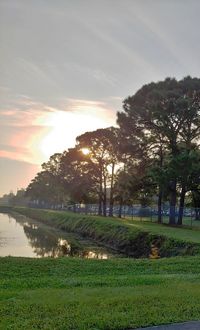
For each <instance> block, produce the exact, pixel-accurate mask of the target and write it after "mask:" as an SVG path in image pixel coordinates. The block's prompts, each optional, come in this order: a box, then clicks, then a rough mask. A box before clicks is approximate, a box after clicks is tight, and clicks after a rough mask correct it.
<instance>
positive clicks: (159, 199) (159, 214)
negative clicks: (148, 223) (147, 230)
mask: <svg viewBox="0 0 200 330" xmlns="http://www.w3.org/2000/svg"><path fill="white" fill-rule="evenodd" d="M162 196H163V192H162V188H161V186H160V187H159V192H158V223H162Z"/></svg>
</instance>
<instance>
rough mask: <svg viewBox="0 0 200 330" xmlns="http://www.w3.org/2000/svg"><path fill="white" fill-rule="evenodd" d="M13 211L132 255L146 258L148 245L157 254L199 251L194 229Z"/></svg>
mask: <svg viewBox="0 0 200 330" xmlns="http://www.w3.org/2000/svg"><path fill="white" fill-rule="evenodd" d="M14 210H15V211H17V212H19V213H22V214H24V215H26V216H30V217H31V218H34V219H36V220H39V221H41V222H43V223H45V224H48V225H51V226H54V227H56V228H59V229H62V230H65V231H68V232H70V231H71V232H75V233H77V234H80V235H82V236H84V237H87V238H90V239H94V240H95V241H97V242H100V243H101V244H103V245H107V246H110V247H112V248H114V249H116V250H118V251H120V252H121V253H124V254H125V255H127V256H132V257H135V258H141V257H149V255H150V254H151V251H152V245H154V246H156V247H157V248H158V253H159V256H161V257H168V256H176V255H195V254H200V232H199V230H195V229H193V230H192V229H187V228H183V229H182V228H176V227H169V226H166V225H159V224H156V223H150V222H148V221H147V222H142V221H141V222H140V221H137V220H130V219H117V218H105V217H98V216H88V215H83V214H75V213H72V212H64V211H52V210H40V209H28V208H19V207H16V208H14Z"/></svg>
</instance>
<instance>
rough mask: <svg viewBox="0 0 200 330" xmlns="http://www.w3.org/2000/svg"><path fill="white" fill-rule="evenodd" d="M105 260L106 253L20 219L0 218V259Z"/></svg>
mask: <svg viewBox="0 0 200 330" xmlns="http://www.w3.org/2000/svg"><path fill="white" fill-rule="evenodd" d="M7 255H12V256H27V257H53V258H57V257H61V256H76V257H80V258H87V259H92V258H96V259H108V258H110V257H113V254H112V253H111V252H110V251H108V250H107V249H104V248H101V247H99V246H98V245H95V244H94V243H93V242H92V243H91V242H89V241H85V240H83V239H82V238H81V237H78V236H77V235H73V234H71V233H70V234H69V233H63V232H61V231H58V230H56V229H53V228H51V227H49V226H46V225H43V224H41V223H38V222H36V221H35V220H33V219H29V218H27V217H24V216H21V215H8V214H0V256H7Z"/></svg>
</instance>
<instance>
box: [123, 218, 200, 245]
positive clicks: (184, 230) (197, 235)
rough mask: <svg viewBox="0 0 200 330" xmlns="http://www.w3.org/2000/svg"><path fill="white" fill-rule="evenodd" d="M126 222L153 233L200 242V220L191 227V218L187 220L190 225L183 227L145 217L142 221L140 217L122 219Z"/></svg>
mask: <svg viewBox="0 0 200 330" xmlns="http://www.w3.org/2000/svg"><path fill="white" fill-rule="evenodd" d="M121 221H123V222H124V223H127V224H128V225H130V226H131V227H135V228H137V229H140V230H143V231H144V230H145V231H147V232H149V233H152V234H158V235H164V236H167V237H170V238H174V239H178V240H182V241H186V242H193V243H200V221H196V222H195V221H194V222H195V224H193V227H191V228H190V227H189V220H188V222H187V224H188V226H187V227H186V226H183V227H171V226H168V225H167V224H158V223H156V222H151V221H150V220H145V219H144V218H143V219H142V221H141V220H140V219H139V218H138V219H133V220H131V219H126V218H125V219H122V220H121Z"/></svg>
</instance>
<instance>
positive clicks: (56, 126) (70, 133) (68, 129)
mask: <svg viewBox="0 0 200 330" xmlns="http://www.w3.org/2000/svg"><path fill="white" fill-rule="evenodd" d="M89 110H90V108H89ZM97 110H98V109H97ZM43 125H44V126H46V129H47V130H48V132H47V133H46V135H45V136H44V137H43V139H41V141H40V146H39V149H40V151H41V153H42V154H43V156H44V158H45V159H47V158H48V157H50V156H51V155H52V154H54V153H55V152H63V151H64V150H66V149H67V148H69V147H73V146H74V145H75V143H76V137H77V136H79V135H80V134H82V133H84V132H87V131H92V130H94V129H97V128H99V127H107V126H108V123H107V122H106V121H105V120H104V118H102V117H98V116H95V115H94V114H92V113H80V112H79V111H78V112H65V111H57V112H54V113H51V114H48V115H47V116H46V118H43ZM82 153H83V154H84V155H88V154H89V153H90V150H89V149H88V148H83V149H82ZM43 161H44V160H43Z"/></svg>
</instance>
